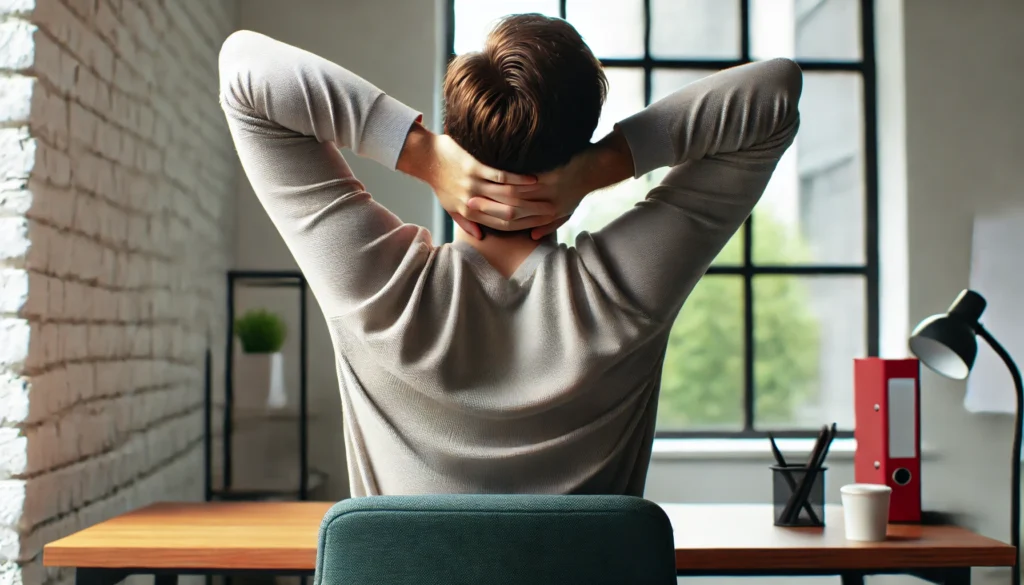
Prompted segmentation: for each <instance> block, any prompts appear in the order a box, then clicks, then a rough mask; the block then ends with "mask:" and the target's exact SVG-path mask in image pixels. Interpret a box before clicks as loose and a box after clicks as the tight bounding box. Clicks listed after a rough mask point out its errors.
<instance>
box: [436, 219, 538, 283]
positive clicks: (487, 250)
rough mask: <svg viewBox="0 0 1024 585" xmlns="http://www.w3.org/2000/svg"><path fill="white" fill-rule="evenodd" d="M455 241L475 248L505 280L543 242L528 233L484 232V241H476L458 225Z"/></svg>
mask: <svg viewBox="0 0 1024 585" xmlns="http://www.w3.org/2000/svg"><path fill="white" fill-rule="evenodd" d="M548 237H551V236H548ZM455 240H456V241H460V242H463V243H465V244H468V245H470V246H472V247H473V248H475V249H476V251H477V252H479V253H480V255H481V256H483V257H484V259H485V260H487V263H488V264H490V265H491V266H493V267H494V269H495V270H497V271H498V272H499V273H501V275H502V276H504V277H505V278H510V277H511V276H512V275H513V274H515V272H516V270H518V269H519V266H520V265H521V264H522V263H523V262H524V261H525V260H526V259H527V258H528V257H529V256H530V254H531V253H533V251H534V250H536V249H537V247H538V246H540V245H541V243H542V242H543V240H534V239H533V238H531V237H530V234H529V233H528V232H522V233H515V234H507V235H495V234H493V233H486V232H485V233H484V239H482V240H478V239H476V238H474V237H473V236H471V235H469V234H467V233H466V232H465V231H463V229H462V228H460V227H459V226H458V225H456V226H455Z"/></svg>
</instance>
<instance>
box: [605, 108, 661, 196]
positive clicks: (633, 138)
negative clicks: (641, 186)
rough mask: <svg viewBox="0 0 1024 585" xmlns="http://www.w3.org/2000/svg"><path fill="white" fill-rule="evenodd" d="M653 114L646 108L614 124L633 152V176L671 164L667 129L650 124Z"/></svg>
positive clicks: (638, 176)
mask: <svg viewBox="0 0 1024 585" xmlns="http://www.w3.org/2000/svg"><path fill="white" fill-rule="evenodd" d="M652 117H653V116H651V115H650V112H648V111H647V110H646V109H644V110H641V111H639V112H637V113H635V114H633V115H632V116H629V117H628V118H626V119H624V120H622V121H621V122H619V123H618V124H616V126H617V127H618V128H619V130H620V131H621V132H622V135H623V136H624V137H625V138H626V143H627V144H629V150H630V152H632V153H633V178H634V179H639V178H640V177H642V176H644V175H646V174H647V173H649V172H651V171H653V170H655V169H660V168H661V167H667V166H672V158H673V154H672V151H673V148H672V136H671V133H670V132H669V129H668V128H667V127H665V126H659V125H658V124H657V122H656V121H654V122H655V123H654V124H652V120H651V118H652Z"/></svg>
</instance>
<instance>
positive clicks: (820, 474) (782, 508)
mask: <svg viewBox="0 0 1024 585" xmlns="http://www.w3.org/2000/svg"><path fill="white" fill-rule="evenodd" d="M771 469H772V500H773V504H774V505H773V507H774V516H775V525H776V526H787V527H794V526H824V525H825V470H826V469H828V468H827V467H816V468H809V467H804V466H796V465H791V466H788V467H781V466H778V465H775V466H772V468H771Z"/></svg>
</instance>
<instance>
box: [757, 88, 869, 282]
mask: <svg viewBox="0 0 1024 585" xmlns="http://www.w3.org/2000/svg"><path fill="white" fill-rule="evenodd" d="M800 116H801V124H800V132H799V134H798V135H797V138H796V142H795V143H794V144H793V145H792V146H791V147H790V148H789V150H788V151H787V152H786V154H785V155H784V156H783V157H782V160H781V161H780V162H779V165H778V167H777V168H776V170H775V174H774V175H772V179H771V182H770V183H769V184H768V188H767V190H766V191H765V194H764V197H763V198H762V200H761V203H759V204H758V206H757V207H756V208H755V210H754V249H753V259H754V262H755V263H756V264H862V263H863V262H864V261H865V256H864V226H865V224H864V189H865V187H864V111H863V93H862V80H861V77H860V75H859V74H857V73H842V72H840V73H820V72H805V73H804V90H803V95H802V97H801V99H800Z"/></svg>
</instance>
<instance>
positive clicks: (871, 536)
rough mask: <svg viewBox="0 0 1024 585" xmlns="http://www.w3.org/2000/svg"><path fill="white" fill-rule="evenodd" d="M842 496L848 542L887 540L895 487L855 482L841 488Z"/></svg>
mask: <svg viewBox="0 0 1024 585" xmlns="http://www.w3.org/2000/svg"><path fill="white" fill-rule="evenodd" d="M839 493H840V495H841V497H842V500H843V522H844V523H845V525H846V539H847V540H859V541H864V542H878V541H882V540H885V529H886V527H887V526H888V524H889V496H890V495H891V494H892V488H891V487H889V486H887V485H880V484H873V483H852V484H849V485H844V486H843V487H841V488H839Z"/></svg>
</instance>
